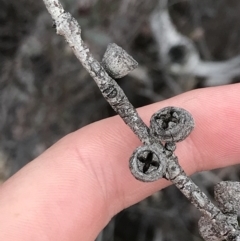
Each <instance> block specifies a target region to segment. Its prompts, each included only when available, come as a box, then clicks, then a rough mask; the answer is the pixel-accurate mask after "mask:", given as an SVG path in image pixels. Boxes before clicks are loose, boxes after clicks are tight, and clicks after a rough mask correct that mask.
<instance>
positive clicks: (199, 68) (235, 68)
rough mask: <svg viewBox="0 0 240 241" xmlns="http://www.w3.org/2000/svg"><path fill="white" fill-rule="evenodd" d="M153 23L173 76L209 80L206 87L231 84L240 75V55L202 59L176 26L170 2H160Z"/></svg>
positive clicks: (165, 60)
mask: <svg viewBox="0 0 240 241" xmlns="http://www.w3.org/2000/svg"><path fill="white" fill-rule="evenodd" d="M150 21H151V28H152V33H153V35H154V38H155V40H156V42H157V44H158V51H159V58H160V60H161V64H162V65H163V67H165V68H166V69H167V70H168V71H169V72H170V73H172V74H176V75H179V76H187V75H191V76H196V77H202V78H206V82H205V85H206V86H214V85H223V84H229V83H230V82H231V81H232V79H233V78H234V77H236V76H239V75H240V56H237V57H234V58H232V59H229V60H226V61H221V62H220V61H219V62H216V61H204V60H201V58H200V55H199V52H198V50H197V48H196V47H195V45H194V43H193V41H192V40H191V39H190V38H188V37H186V36H183V35H182V34H181V33H179V32H178V31H177V30H176V28H175V26H174V25H173V23H172V21H171V18H170V15H169V11H168V0H163V1H160V2H159V7H158V9H157V10H155V11H154V13H153V14H152V16H151V20H150Z"/></svg>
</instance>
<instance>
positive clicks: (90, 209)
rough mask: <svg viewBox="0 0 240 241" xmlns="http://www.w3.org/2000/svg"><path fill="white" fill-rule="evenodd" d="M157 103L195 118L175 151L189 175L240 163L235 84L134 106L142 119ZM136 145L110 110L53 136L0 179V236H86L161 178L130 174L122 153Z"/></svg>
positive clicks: (89, 240)
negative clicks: (139, 178)
mask: <svg viewBox="0 0 240 241" xmlns="http://www.w3.org/2000/svg"><path fill="white" fill-rule="evenodd" d="M165 106H178V107H182V108H185V109H186V110H188V111H189V112H190V113H191V114H192V115H193V117H194V119H195V123H196V127H195V129H194V130H193V132H192V133H191V135H190V136H189V137H188V138H187V139H186V140H184V141H183V142H180V143H178V144H177V150H176V152H175V153H176V155H177V156H178V158H179V162H180V164H181V165H182V167H183V168H184V170H185V171H186V172H187V173H188V174H189V175H190V174H193V173H195V172H199V171H203V170H210V169H214V168H220V167H226V166H230V165H234V164H239V163H240V124H239V123H240V108H239V107H240V84H235V85H229V86H223V87H215V88H207V89H201V90H194V91H190V92H187V93H185V94H182V95H179V96H176V97H174V98H171V99H168V100H165V101H162V102H159V103H156V104H153V105H150V106H146V107H143V108H140V109H138V112H139V114H140V116H141V117H142V118H143V120H144V121H145V122H146V123H147V124H148V123H149V120H150V117H151V115H152V114H153V113H154V112H156V111H157V110H158V109H160V108H162V107H165ZM139 145H141V143H140V142H139V140H138V139H137V137H136V136H134V134H133V133H132V132H131V130H130V129H129V128H128V127H127V126H126V125H125V124H124V123H123V121H122V120H121V119H120V117H118V116H116V117H113V118H108V119H105V120H102V121H99V122H96V123H94V124H91V125H89V126H87V127H84V128H82V129H80V130H78V131H76V132H74V133H71V134H69V135H67V136H66V137H64V138H63V139H61V140H60V141H59V142H58V143H56V144H55V145H53V146H52V147H51V148H49V149H48V150H47V151H46V152H44V153H43V154H42V155H40V156H39V157H38V158H36V159H35V160H34V161H32V162H30V163H29V164H28V165H26V166H25V167H24V168H22V169H21V170H20V171H19V172H18V173H16V174H15V175H14V176H12V177H11V178H10V179H8V180H7V181H6V182H5V183H4V184H3V185H2V186H1V187H0V214H1V215H0V230H1V231H0V240H4V241H20V240H21V241H22V240H24V241H32V240H34V241H38V240H39V241H40V240H41V241H52V240H58V241H79V240H84V241H93V240H94V239H95V238H96V236H97V235H98V233H99V232H100V231H101V230H102V229H103V228H104V226H105V225H106V224H107V223H108V222H109V221H110V219H111V217H113V215H115V214H117V213H118V212H120V211H121V210H122V209H124V208H127V207H129V206H131V205H133V204H135V203H137V202H139V201H141V200H142V199H144V198H146V197H147V196H149V195H151V194H152V193H154V192H156V191H158V190H160V189H162V188H164V187H166V186H167V185H169V183H168V182H167V181H165V180H159V181H157V182H153V183H142V182H140V181H137V180H135V179H134V177H133V176H132V175H131V173H130V171H129V168H128V161H129V157H130V156H131V154H132V152H133V150H134V149H135V148H136V147H137V146H139Z"/></svg>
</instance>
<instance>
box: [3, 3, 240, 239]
mask: <svg viewBox="0 0 240 241" xmlns="http://www.w3.org/2000/svg"><path fill="white" fill-rule="evenodd" d="M61 2H62V3H63V4H64V6H65V7H66V9H67V10H68V11H69V12H71V13H72V14H73V15H74V17H76V18H77V20H78V21H79V23H80V25H81V27H82V35H83V38H84V40H85V41H86V43H87V45H88V46H89V47H90V50H91V52H92V53H93V55H94V56H95V57H96V58H97V59H98V60H99V61H100V60H101V57H102V56H103V54H104V52H105V50H106V47H107V45H108V43H110V42H115V43H117V44H118V45H120V46H122V47H123V48H124V49H125V50H127V51H128V52H129V53H130V54H131V55H132V56H133V57H134V58H135V59H136V60H137V61H138V62H139V68H138V69H137V70H135V71H134V72H132V73H130V74H129V75H128V76H127V77H124V78H123V79H121V80H118V83H119V85H120V86H121V87H122V88H123V90H124V91H125V93H126V95H127V96H128V98H129V100H130V101H131V102H132V104H133V105H134V106H135V107H140V106H143V105H147V104H150V103H153V102H156V101H161V100H163V99H166V98H169V97H172V96H175V95H178V94H180V93H183V92H186V91H189V90H192V89H195V88H204V87H208V86H216V85H223V84H230V83H236V82H239V80H240V78H239V76H240V57H239V54H240V44H239V43H240V14H239V13H240V1H238V0H186V1H183V0H169V1H165V0H162V1H158V0H148V1H144V0H119V1H110V0H62V1H61ZM0 6H1V7H0V180H1V182H3V181H4V180H6V179H7V178H8V177H9V176H11V175H12V174H13V173H15V172H16V171H17V170H19V169H20V168H21V167H22V166H24V165H25V164H26V163H28V162H29V161H31V160H32V159H34V158H35V157H36V156H38V155H40V154H41V153H42V152H43V151H44V150H45V149H46V148H48V147H49V146H51V145H52V144H53V143H55V142H56V141H57V140H59V139H60V138H61V137H63V136H64V135H66V134H68V133H70V132H72V131H75V130H77V129H79V128H81V127H83V126H85V125H87V124H89V123H92V122H94V121H97V120H100V119H103V118H106V117H108V116H112V115H115V113H114V112H113V110H112V109H111V107H110V106H109V105H108V103H107V102H106V101H105V99H104V98H103V97H102V95H101V93H100V91H99V90H98V88H97V86H96V84H95V82H94V81H93V80H92V79H91V78H90V76H89V75H88V73H87V72H86V71H85V70H84V69H83V68H82V66H81V64H80V63H79V62H78V61H77V59H76V58H75V56H74V55H73V53H72V51H71V49H70V48H69V47H68V46H67V44H66V43H65V41H64V39H63V38H62V37H60V36H57V35H56V33H55V30H54V28H53V27H52V20H51V18H50V16H49V14H48V13H47V11H46V9H45V7H44V5H43V3H42V1H40V0H39V1H33V0H18V1H14V0H0ZM239 177H240V172H239V167H229V168H225V169H222V170H215V171H212V172H203V173H199V174H196V175H194V176H193V179H194V181H195V182H196V183H197V184H198V185H199V186H200V187H201V188H202V190H203V191H204V192H205V193H206V194H207V195H208V196H210V197H212V193H213V186H214V184H216V183H217V182H219V181H221V180H233V181H239ZM199 216H200V215H199V213H198V212H197V211H196V209H195V208H194V207H193V206H191V205H190V204H189V203H188V201H186V200H185V198H184V197H183V196H182V194H181V193H180V192H179V191H178V190H177V189H176V188H175V187H169V188H166V189H165V190H162V191H160V192H158V193H155V194H154V195H153V196H151V197H149V198H147V199H146V200H144V201H142V202H141V203H138V204H137V205H134V206H132V207H130V208H128V209H126V210H124V211H122V212H121V213H120V214H118V215H117V216H116V217H114V218H113V219H112V220H111V222H110V223H109V225H108V226H107V227H106V228H105V229H104V230H103V231H102V232H101V233H100V234H99V236H98V238H97V241H127V240H131V241H145V240H148V241H176V240H179V241H186V240H193V241H200V240H202V239H201V238H200V236H199V234H198V230H197V221H198V219H199ZM80 228H81V227H80Z"/></svg>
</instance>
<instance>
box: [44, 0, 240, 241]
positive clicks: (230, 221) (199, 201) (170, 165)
mask: <svg viewBox="0 0 240 241" xmlns="http://www.w3.org/2000/svg"><path fill="white" fill-rule="evenodd" d="M43 1H44V3H45V5H46V7H47V9H48V11H49V13H50V14H51V15H52V18H53V20H54V22H55V26H56V30H57V33H58V34H60V35H63V36H64V37H65V39H66V41H67V42H68V44H69V45H70V46H71V48H72V49H73V51H74V53H75V55H76V56H77V58H78V59H79V60H80V62H81V63H82V65H83V66H84V67H85V68H86V70H87V71H88V72H89V74H90V75H91V76H92V78H93V79H94V80H95V82H96V84H97V85H98V87H99V89H100V91H101V92H102V94H103V96H104V97H105V99H106V100H107V101H108V102H109V104H110V105H111V106H112V108H113V109H114V110H115V111H116V112H117V113H118V114H119V115H120V116H121V117H122V119H123V120H124V122H125V123H126V124H127V125H128V126H129V127H130V128H131V129H132V130H133V132H134V133H135V134H136V135H137V136H138V138H139V139H140V140H141V141H142V143H143V144H144V145H143V146H140V147H138V148H137V149H136V150H135V151H134V152H133V155H132V156H131V158H130V162H129V166H130V170H131V172H132V174H133V175H134V177H135V178H136V179H138V180H141V181H144V182H152V181H155V180H158V179H159V178H162V177H164V178H166V179H167V180H170V181H172V183H174V184H175V185H176V186H177V187H178V188H179V190H180V191H181V192H182V193H183V194H184V195H185V196H186V197H187V198H188V199H189V200H190V202H191V203H192V204H194V205H195V206H196V207H197V208H198V209H199V210H200V211H201V212H202V213H203V215H204V217H203V218H202V219H201V220H200V231H201V233H202V236H203V237H205V238H206V240H214V239H210V238H209V237H210V236H212V237H215V238H218V240H224V239H225V240H227V241H240V234H239V230H238V226H237V224H236V222H235V219H234V218H235V217H234V218H232V216H231V215H226V214H223V213H222V211H225V210H226V209H227V208H228V209H227V210H228V211H229V210H230V211H231V212H233V210H234V212H235V209H234V208H233V207H235V206H236V205H237V204H236V203H235V202H233V203H232V205H230V206H224V207H223V203H224V202H225V201H227V202H228V201H229V197H231V195H230V196H228V195H227V194H226V195H224V196H222V198H220V196H219V198H218V202H219V205H220V207H222V211H221V210H220V209H218V208H217V207H216V206H214V205H213V203H212V202H211V201H210V200H209V199H208V198H207V196H206V195H205V194H204V193H203V192H202V191H201V190H200V189H199V188H198V187H197V186H196V185H195V184H194V183H193V182H192V180H191V179H190V178H189V177H187V175H186V174H185V172H184V171H183V169H182V168H181V166H180V165H179V163H178V159H177V157H176V156H175V154H174V150H175V149H176V142H178V141H182V140H184V139H185V138H186V137H187V136H188V135H189V134H190V132H191V131H192V130H193V128H194V120H193V117H192V115H191V114H190V113H189V112H187V111H186V110H184V109H182V108H178V107H165V108H163V109H162V110H159V111H158V112H156V113H155V114H153V116H152V118H151V121H150V128H148V127H147V126H146V124H145V123H144V122H143V120H142V119H141V118H140V117H139V115H138V113H137V111H136V110H135V108H134V107H133V106H132V104H131V103H130V102H129V101H128V99H127V97H126V96H125V94H124V93H123V91H122V89H121V88H120V87H119V86H118V85H117V83H116V81H115V80H114V78H121V77H123V76H125V75H126V74H128V73H129V71H131V70H133V69H134V68H136V66H137V63H136V61H135V60H134V59H133V58H132V57H131V56H129V55H128V54H127V53H126V51H124V50H123V49H122V48H121V47H119V46H117V45H116V44H110V45H109V47H108V49H107V51H106V53H105V55H104V57H103V61H102V64H100V63H99V62H98V61H97V60H95V59H94V57H93V56H92V54H91V53H90V51H89V49H88V47H87V46H86V45H85V44H84V42H83V40H82V38H81V29H80V26H79V25H78V23H77V21H76V20H75V19H74V18H73V17H72V16H71V15H70V13H67V12H65V11H64V9H63V7H62V5H61V4H60V2H59V1H58V0H43ZM221 188H222V186H219V187H218V188H217V189H216V193H218V192H219V191H218V190H221ZM235 193H237V190H235ZM238 195H239V194H238ZM231 201H232V199H231ZM237 207H239V206H237ZM234 214H235V213H234ZM209 229H210V231H209ZM213 229H214V230H215V231H216V232H215V233H214V232H212V231H211V230H213ZM215 240H217V239H215Z"/></svg>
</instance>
